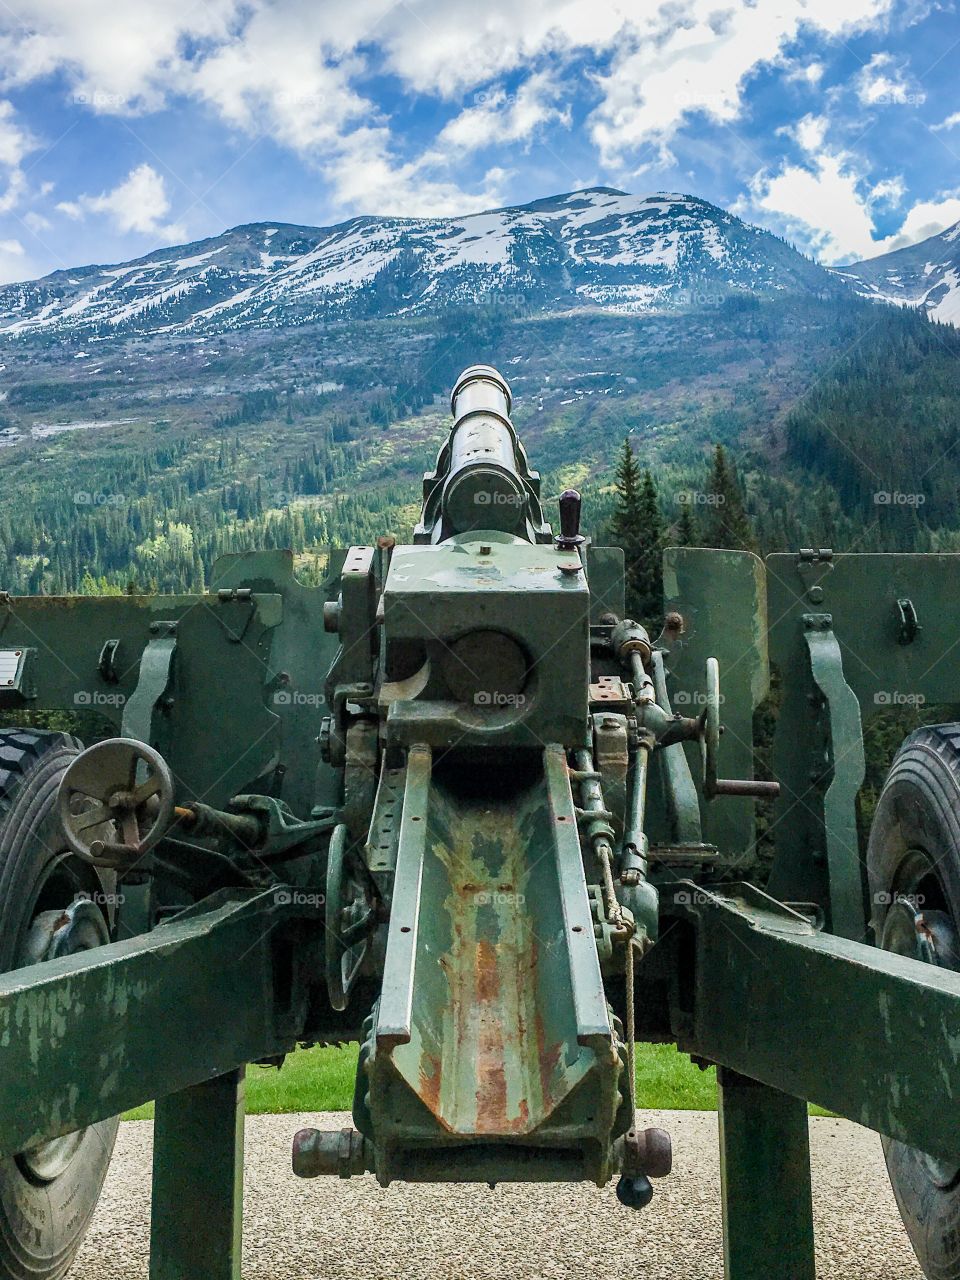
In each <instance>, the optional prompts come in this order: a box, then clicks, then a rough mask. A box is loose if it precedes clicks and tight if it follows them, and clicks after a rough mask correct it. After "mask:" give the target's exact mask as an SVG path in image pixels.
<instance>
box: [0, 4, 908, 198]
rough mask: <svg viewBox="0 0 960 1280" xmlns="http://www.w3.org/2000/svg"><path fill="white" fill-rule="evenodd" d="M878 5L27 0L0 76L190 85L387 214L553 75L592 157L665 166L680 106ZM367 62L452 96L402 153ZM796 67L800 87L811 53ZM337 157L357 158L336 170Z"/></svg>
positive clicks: (542, 110)
mask: <svg viewBox="0 0 960 1280" xmlns="http://www.w3.org/2000/svg"><path fill="white" fill-rule="evenodd" d="M891 4H892V0H844V3H843V4H842V5H838V4H837V3H836V0H778V3H777V4H776V5H773V4H767V3H763V4H758V3H756V2H755V0H727V2H726V4H725V5H724V6H718V5H717V3H716V0H657V2H656V3H651V4H648V5H640V4H637V3H636V2H635V0H485V3H484V4H483V5H482V6H479V7H478V6H477V5H476V4H475V3H474V0H418V2H417V3H416V5H412V4H397V3H395V0H325V2H324V3H323V4H322V5H320V4H317V3H316V0H204V3H203V4H202V5H197V4H196V0H164V3H163V4H162V5H160V4H157V3H156V0H123V3H122V4H119V5H118V4H116V3H115V0H110V3H108V2H107V0H83V3H77V2H74V3H69V2H68V0H33V3H32V4H31V5H30V9H29V19H28V20H27V21H26V22H25V23H23V22H21V21H20V20H19V19H15V18H14V17H13V16H12V15H10V14H7V13H4V12H3V11H2V10H0V67H3V68H4V72H3V75H2V76H0V83H2V80H3V78H4V77H5V79H6V82H7V83H8V84H16V85H24V84H27V83H29V82H31V81H35V80H37V79H38V78H40V77H45V76H49V75H51V74H54V73H59V74H61V75H63V76H65V78H66V79H67V81H68V83H69V85H70V91H71V93H72V94H73V96H74V99H75V101H76V102H77V103H78V105H79V106H80V107H81V108H82V109H89V110H93V111H96V112H99V113H101V114H102V113H111V112H113V113H131V112H136V111H145V110H150V109H156V108H158V107H159V106H161V105H162V104H163V103H164V101H165V100H167V98H169V97H170V96H171V95H185V96H187V97H192V98H194V99H195V100H196V99H199V100H201V101H203V102H205V103H206V104H207V105H208V106H209V107H210V108H211V109H212V110H213V111H214V112H216V113H217V114H218V115H219V116H220V118H222V119H223V120H224V121H226V122H227V123H228V124H229V125H231V126H232V127H234V128H236V129H238V130H242V131H243V132H244V133H246V134H249V135H251V136H256V135H259V134H265V135H267V136H269V137H271V138H273V139H275V140H277V141H278V142H280V143H281V144H282V145H284V146H287V147H289V148H292V149H293V150H295V151H296V152H298V153H299V154H301V155H302V156H304V157H305V158H306V159H307V160H308V162H310V163H315V164H317V165H318V166H320V167H322V168H323V170H324V172H326V173H331V172H333V174H334V179H335V180H334V190H335V192H337V193H338V194H339V195H340V197H341V198H342V199H345V200H347V199H348V200H349V201H350V202H351V203H352V205H353V207H356V208H359V209H367V210H370V211H386V212H388V211H390V210H391V209H393V210H394V211H395V210H396V209H397V208H399V207H401V206H403V207H407V206H409V205H410V203H411V202H412V203H414V204H416V203H417V192H418V190H420V191H423V192H426V193H432V194H433V195H435V196H436V197H437V199H439V200H441V201H445V200H446V199H447V197H448V196H450V197H452V198H454V199H456V198H457V191H458V189H459V188H458V185H457V183H456V181H455V178H456V176H457V175H456V173H455V171H454V170H453V169H452V167H451V166H452V158H453V155H454V154H462V153H463V151H464V150H467V151H477V150H480V149H482V148H483V147H484V146H486V145H487V144H488V142H497V143H501V144H502V143H518V144H521V145H523V144H526V143H527V142H528V141H529V140H530V139H531V138H532V137H533V136H534V135H535V134H536V132H537V131H538V130H541V129H543V128H545V127H547V126H554V127H556V126H561V127H562V126H563V125H565V124H566V123H567V122H568V120H569V108H568V107H567V106H566V105H565V103H564V88H563V85H564V79H565V77H566V78H573V80H572V84H573V89H572V91H571V96H572V92H573V91H576V92H582V91H583V90H584V88H586V89H587V91H588V92H589V93H592V94H593V96H594V98H595V99H596V100H597V102H596V108H595V110H594V112H593V115H592V118H591V120H590V124H589V129H590V133H591V136H592V139H593V141H594V143H595V145H596V146H597V148H598V149H599V151H600V156H601V159H602V161H603V163H604V164H605V165H607V166H609V167H615V168H616V167H618V166H624V165H625V166H626V167H627V168H628V169H632V171H633V172H636V171H637V165H638V163H639V162H640V161H641V160H646V159H648V157H649V154H650V151H651V148H652V150H653V153H654V154H658V155H659V156H660V158H661V160H666V159H668V158H669V155H670V142H671V139H672V138H673V136H674V135H675V134H676V133H677V131H678V130H679V129H680V128H682V127H683V126H684V124H685V123H686V122H687V121H688V118H689V117H690V116H691V115H692V114H694V113H696V112H704V113H706V114H707V115H709V116H710V117H712V118H713V119H715V120H719V121H722V122H725V123H732V122H734V121H735V120H736V119H737V118H738V117H739V115H740V114H741V113H742V111H743V109H744V103H743V92H744V86H745V84H746V83H747V81H748V80H749V78H750V77H751V76H752V75H753V74H754V73H755V72H756V71H757V70H758V69H759V68H761V67H762V66H764V65H767V64H771V63H775V62H777V61H779V60H782V59H783V57H784V56H785V53H784V51H785V49H786V48H787V46H788V45H789V43H790V42H791V41H792V40H794V39H795V37H796V36H797V35H798V34H800V32H801V31H803V30H811V31H814V32H816V33H818V34H820V35H821V36H826V37H828V38H830V37H835V36H841V35H844V34H846V33H847V32H849V31H852V30H855V29H857V28H858V27H861V26H863V25H865V24H868V23H871V22H875V21H877V20H878V19H880V18H881V17H882V16H883V15H884V14H885V13H886V12H887V10H888V9H889V7H890V5H891ZM546 65H549V66H550V68H551V70H550V74H547V73H546V72H544V70H543V68H544V67H545V66H546ZM383 73H386V74H388V75H393V76H395V77H397V78H398V79H399V81H400V82H401V85H402V86H403V88H404V89H405V90H406V91H408V92H409V93H414V94H429V95H432V96H434V97H436V98H438V99H440V100H441V101H442V102H445V103H454V104H461V109H460V111H459V114H456V115H454V116H453V118H452V119H450V120H449V122H448V123H447V124H446V125H445V126H443V127H442V128H441V129H440V131H439V134H438V136H437V137H436V138H434V139H432V140H428V141H427V142H426V143H424V144H423V145H422V147H421V150H420V152H419V154H411V152H412V150H413V148H412V146H411V144H410V141H409V139H408V138H404V137H402V136H401V135H399V134H398V133H397V132H395V131H394V130H393V129H392V127H391V122H390V120H389V119H388V118H387V117H386V116H385V115H384V113H383V112H382V111H381V110H380V109H379V108H378V106H377V104H376V103H375V102H374V101H373V100H372V98H371V91H370V89H369V85H370V84H371V77H372V76H373V75H374V74H383ZM799 74H801V75H802V76H803V77H804V78H805V80H806V82H807V83H809V84H815V83H816V82H817V81H818V79H819V77H820V75H821V74H822V64H821V63H819V62H818V61H815V60H811V61H809V62H808V63H807V65H806V66H805V67H804V68H803V69H802V71H801V72H800V73H799ZM524 76H526V79H523V77H524ZM508 77H509V78H510V83H511V84H513V83H515V82H516V80H517V78H518V77H519V78H520V86H519V88H517V89H516V90H515V92H514V94H513V96H512V97H511V96H510V95H509V94H507V92H506V91H505V90H504V89H503V88H502V87H499V86H502V85H503V84H504V83H505V82H506V81H507V78H508ZM477 91H481V92H483V93H484V94H485V95H487V97H486V98H485V99H484V100H482V101H481V100H479V99H478V98H477V96H476V95H477ZM470 95H473V100H472V101H471V98H470ZM358 157H359V159H358ZM350 163H356V164H358V170H357V172H356V173H352V174H351V173H347V172H342V169H343V166H345V165H347V164H350ZM444 166H446V169H447V172H446V173H444V172H443V169H444ZM363 175H366V178H367V180H368V181H367V183H366V184H365V183H364V182H362V181H360V178H361V177H362V176H363ZM496 188H497V180H496V179H489V178H488V176H483V177H481V178H480V179H479V180H478V182H477V183H476V184H474V187H473V188H471V189H468V190H465V191H461V193H460V197H459V198H460V201H461V207H468V206H469V205H470V204H471V203H472V202H473V200H474V199H475V198H479V197H480V194H481V193H482V192H490V193H493V192H494V191H495V190H496ZM348 193H349V194H348ZM97 198H101V197H95V199H97ZM102 198H106V197H102ZM381 201H386V202H387V203H386V205H384V204H382V203H381ZM75 203H77V202H75ZM81 207H82V206H81Z"/></svg>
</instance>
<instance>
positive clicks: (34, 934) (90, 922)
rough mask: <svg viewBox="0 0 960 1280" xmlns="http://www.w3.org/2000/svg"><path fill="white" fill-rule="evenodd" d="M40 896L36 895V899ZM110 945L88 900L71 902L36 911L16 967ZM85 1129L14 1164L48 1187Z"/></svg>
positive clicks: (44, 1145)
mask: <svg viewBox="0 0 960 1280" xmlns="http://www.w3.org/2000/svg"><path fill="white" fill-rule="evenodd" d="M39 896H40V895H38V898H39ZM109 941H110V936H109V933H108V931H107V925H106V921H105V920H104V918H103V915H102V913H101V911H100V909H99V907H97V906H95V905H94V903H92V902H91V901H90V900H89V898H83V897H78V898H75V899H74V901H73V902H71V903H70V904H69V906H67V907H64V908H63V909H62V910H57V909H54V910H45V911H38V912H37V913H36V914H35V915H34V917H33V919H32V920H31V922H30V926H29V928H28V929H27V932H26V936H25V938H24V942H23V945H22V947H21V948H20V952H19V954H18V957H17V965H18V967H22V966H25V965H31V964H39V963H40V962H42V961H44V960H54V959H56V958H58V957H59V956H69V955H76V954H77V952H80V951H89V950H91V949H93V948H94V947H100V946H103V945H104V943H107V942H109ZM86 1134H87V1129H78V1130H76V1131H75V1132H74V1133H67V1134H64V1135H63V1136H62V1137H60V1138H51V1139H49V1141H47V1142H41V1143H39V1144H38V1145H37V1146H35V1147H30V1148H28V1149H27V1150H26V1151H21V1152H20V1153H19V1154H18V1155H17V1156H16V1162H17V1164H18V1166H19V1168H20V1170H21V1172H22V1173H23V1174H24V1176H25V1177H27V1178H28V1179H29V1180H30V1181H31V1182H35V1183H50V1182H53V1181H54V1180H55V1179H56V1178H59V1177H60V1176H61V1174H63V1173H65V1172H66V1170H67V1169H68V1168H69V1166H70V1164H71V1163H72V1162H73V1160H74V1159H75V1158H76V1156H77V1153H78V1152H79V1150H80V1148H81V1147H82V1146H83V1142H84V1138H85V1137H86Z"/></svg>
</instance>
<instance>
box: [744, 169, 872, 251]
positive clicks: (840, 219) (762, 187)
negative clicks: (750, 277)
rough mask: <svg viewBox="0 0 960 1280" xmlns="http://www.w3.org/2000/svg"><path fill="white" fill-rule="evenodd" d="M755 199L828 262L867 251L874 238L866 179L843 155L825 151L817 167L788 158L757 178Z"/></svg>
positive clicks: (753, 187) (755, 202)
mask: <svg viewBox="0 0 960 1280" xmlns="http://www.w3.org/2000/svg"><path fill="white" fill-rule="evenodd" d="M751 190H752V197H753V205H754V207H755V208H757V209H762V210H764V211H765V212H767V213H772V214H775V215H777V216H778V217H779V218H780V219H781V220H782V221H783V223H784V224H785V226H786V228H787V229H788V230H791V231H793V232H794V233H796V232H798V231H799V232H800V234H801V235H802V237H803V238H804V239H805V240H807V241H808V242H809V243H811V245H812V247H813V248H814V249H815V250H816V252H817V253H818V254H819V255H820V256H821V257H822V258H823V259H824V260H825V261H826V262H839V261H840V260H841V259H843V258H847V259H849V258H850V257H851V256H859V257H866V256H868V255H869V253H870V246H871V245H872V244H873V218H872V217H871V214H870V208H869V202H868V201H867V199H866V198H865V197H864V195H863V194H862V189H861V179H860V177H859V175H858V174H857V173H856V172H855V171H854V170H853V168H852V167H851V166H850V164H849V162H848V161H846V160H845V159H844V157H842V156H840V155H830V154H823V155H820V156H819V157H817V159H816V160H815V162H814V163H813V166H812V167H807V166H804V165H795V164H787V165H784V166H783V168H782V169H781V170H780V171H779V173H776V174H774V175H773V176H768V175H766V174H759V175H757V176H756V177H755V178H754V181H753V183H752V188H751Z"/></svg>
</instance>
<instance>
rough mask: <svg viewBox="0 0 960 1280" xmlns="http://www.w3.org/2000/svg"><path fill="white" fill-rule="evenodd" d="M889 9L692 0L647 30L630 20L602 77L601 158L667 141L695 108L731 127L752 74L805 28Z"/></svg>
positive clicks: (863, 1) (817, 0)
mask: <svg viewBox="0 0 960 1280" xmlns="http://www.w3.org/2000/svg"><path fill="white" fill-rule="evenodd" d="M888 8H889V0H848V2H847V3H845V4H843V5H837V4H836V3H831V2H829V0H808V2H804V0H781V3H779V4H777V5H776V6H773V5H768V4H756V5H749V4H735V5H731V6H729V7H727V8H726V9H724V10H722V11H719V10H718V9H717V7H716V5H715V3H713V2H712V0H688V2H687V3H684V4H682V5H679V6H662V7H660V8H659V9H658V10H657V11H656V14H657V16H656V19H653V20H649V19H648V23H647V26H646V28H642V27H640V26H638V25H637V24H636V23H634V24H632V26H631V29H629V30H628V31H627V32H625V38H623V39H622V40H621V41H620V42H618V49H617V52H616V54H615V56H614V59H613V62H612V66H611V68H610V71H609V73H607V74H605V75H602V76H599V77H598V83H599V85H600V86H601V88H602V90H603V101H602V102H601V104H600V106H599V107H598V108H597V111H596V113H595V115H594V122H593V138H594V141H595V142H596V144H597V146H598V147H599V149H600V153H601V157H602V158H603V159H604V161H605V162H606V163H607V164H611V165H615V164H616V163H617V162H618V161H619V160H621V158H622V157H623V155H624V153H625V152H629V151H630V150H633V149H636V148H637V147H639V146H641V145H642V144H644V143H659V144H661V145H666V144H668V143H669V141H670V139H671V138H672V137H673V135H674V134H675V133H676V131H677V130H678V128H679V127H680V125H681V123H682V122H683V121H684V118H685V117H686V116H688V115H689V114H691V113H693V112H702V113H703V114H705V115H707V116H709V117H710V118H712V119H713V120H716V121H718V122H720V123H722V124H730V123H731V122H733V121H735V120H736V119H737V118H738V117H739V115H740V114H741V112H742V110H743V90H744V86H745V83H746V82H747V80H748V79H749V77H750V76H751V75H752V74H753V73H755V72H756V71H757V70H758V69H759V68H760V67H761V66H763V65H764V64H769V63H772V62H774V61H776V60H777V58H778V57H779V56H780V55H781V51H782V49H783V48H784V46H785V45H786V44H787V43H788V42H789V41H790V40H792V39H794V37H796V35H797V34H798V33H799V31H800V30H801V28H802V27H804V26H809V27H814V28H818V29H819V31H820V32H821V33H823V34H826V35H828V36H839V35H841V34H843V33H845V32H848V31H852V30H854V29H856V28H857V27H860V26H864V25H867V24H869V23H871V22H875V21H876V20H877V19H878V18H879V17H881V16H882V15H883V14H884V13H885V12H886V11H887V9H888Z"/></svg>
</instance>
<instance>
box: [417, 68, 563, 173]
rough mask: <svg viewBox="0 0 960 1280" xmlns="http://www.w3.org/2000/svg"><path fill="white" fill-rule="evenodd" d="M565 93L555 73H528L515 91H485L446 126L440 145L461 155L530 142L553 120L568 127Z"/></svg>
mask: <svg viewBox="0 0 960 1280" xmlns="http://www.w3.org/2000/svg"><path fill="white" fill-rule="evenodd" d="M564 92H565V90H564V87H563V85H562V84H561V83H560V82H559V80H558V79H557V78H556V76H555V75H553V74H551V73H549V72H544V71H541V72H538V73H537V74H535V75H532V76H529V77H528V78H527V79H526V80H525V81H524V82H523V84H521V86H520V88H519V89H518V90H517V92H516V93H512V94H508V93H507V92H506V91H505V90H503V89H500V88H494V89H487V90H484V91H483V92H481V93H478V94H477V96H476V100H475V102H474V104H473V106H470V107H467V108H466V110H464V111H461V112H460V114H459V115H458V116H455V117H454V118H453V119H452V120H450V121H448V123H447V124H446V125H444V127H443V129H442V130H441V131H440V135H439V137H438V138H437V145H438V146H439V147H440V148H441V149H443V148H449V149H450V150H451V151H453V152H456V153H458V154H460V155H462V154H464V153H465V152H470V151H479V150H481V149H482V148H483V147H487V146H490V145H492V144H494V143H496V144H501V145H502V144H503V143H505V142H529V141H530V139H531V138H532V136H533V135H534V133H535V132H536V131H537V129H539V128H540V127H541V126H542V125H545V124H550V123H551V122H554V121H556V122H558V123H560V124H564V125H566V126H568V127H569V124H570V107H569V105H567V106H558V105H557V99H558V98H559V97H561V95H562V94H563V93H564Z"/></svg>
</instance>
